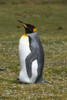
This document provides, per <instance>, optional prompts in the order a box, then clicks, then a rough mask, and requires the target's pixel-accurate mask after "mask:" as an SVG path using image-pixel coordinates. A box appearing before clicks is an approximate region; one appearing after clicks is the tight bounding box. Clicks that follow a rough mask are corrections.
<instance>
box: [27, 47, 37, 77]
mask: <svg viewBox="0 0 67 100" xmlns="http://www.w3.org/2000/svg"><path fill="white" fill-rule="evenodd" d="M37 54H38V53H37V48H36V49H35V48H31V53H30V54H29V55H28V56H27V57H26V60H25V61H26V69H27V74H28V76H29V77H31V76H32V69H31V65H32V62H33V61H34V60H35V59H36V58H37Z"/></svg>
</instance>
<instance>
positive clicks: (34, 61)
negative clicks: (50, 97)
mask: <svg viewBox="0 0 67 100" xmlns="http://www.w3.org/2000/svg"><path fill="white" fill-rule="evenodd" d="M18 21H19V22H20V23H21V24H22V25H23V26H24V28H25V34H23V35H22V36H21V38H20V41H19V58H20V66H21V71H20V74H19V78H18V81H19V82H20V83H46V81H45V80H43V77H42V71H43V66H44V51H43V47H42V44H41V41H40V38H39V36H38V35H37V29H36V27H35V26H34V25H30V24H26V23H24V22H22V21H21V20H18Z"/></svg>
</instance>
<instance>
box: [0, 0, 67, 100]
mask: <svg viewBox="0 0 67 100" xmlns="http://www.w3.org/2000/svg"><path fill="white" fill-rule="evenodd" d="M55 1H56V0H55ZM62 1H63V0H62ZM18 2H19V3H18ZM20 2H21V0H19V1H18V0H16V1H15V2H13V1H12V0H11V1H10V2H9V1H8V0H6V1H3V0H0V68H1V69H2V70H3V71H0V100H12V99H13V100H67V80H66V79H67V21H66V20H67V4H63V3H60V2H59V3H58V4H57V3H56V2H55V3H47V4H45V3H42V2H43V0H42V1H39V3H38V0H36V1H35V2H33V0H32V2H31V3H30V2H29V0H28V1H26V0H25V3H20ZM18 19H20V20H22V21H24V22H27V23H30V24H34V25H35V26H36V27H37V29H38V35H39V37H40V39H41V42H42V44H43V48H44V52H45V64H44V70H43V78H44V79H45V80H47V81H49V82H50V83H49V84H27V85H25V84H19V83H18V82H17V77H18V75H19V72H20V63H19V56H18V43H19V39H20V37H21V35H22V34H23V33H24V28H23V27H22V26H21V25H20V24H19V23H18V22H17V20H18Z"/></svg>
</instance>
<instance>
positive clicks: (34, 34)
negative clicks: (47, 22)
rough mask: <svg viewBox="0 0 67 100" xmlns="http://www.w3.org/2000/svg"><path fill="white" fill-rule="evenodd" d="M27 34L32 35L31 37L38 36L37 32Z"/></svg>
mask: <svg viewBox="0 0 67 100" xmlns="http://www.w3.org/2000/svg"><path fill="white" fill-rule="evenodd" d="M27 35H28V36H31V37H35V36H37V32H34V33H31V34H27Z"/></svg>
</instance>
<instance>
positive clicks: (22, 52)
mask: <svg viewBox="0 0 67 100" xmlns="http://www.w3.org/2000/svg"><path fill="white" fill-rule="evenodd" d="M30 53H31V50H30V48H29V38H28V37H25V38H24V37H21V39H20V42H19V57H20V64H21V71H20V74H19V79H20V80H21V81H22V82H25V83H34V82H35V80H36V78H37V75H38V74H37V68H38V64H37V60H34V61H33V62H32V65H31V67H32V77H31V78H29V77H28V75H27V70H26V62H25V59H26V57H27V56H28V55H29V54H30Z"/></svg>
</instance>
